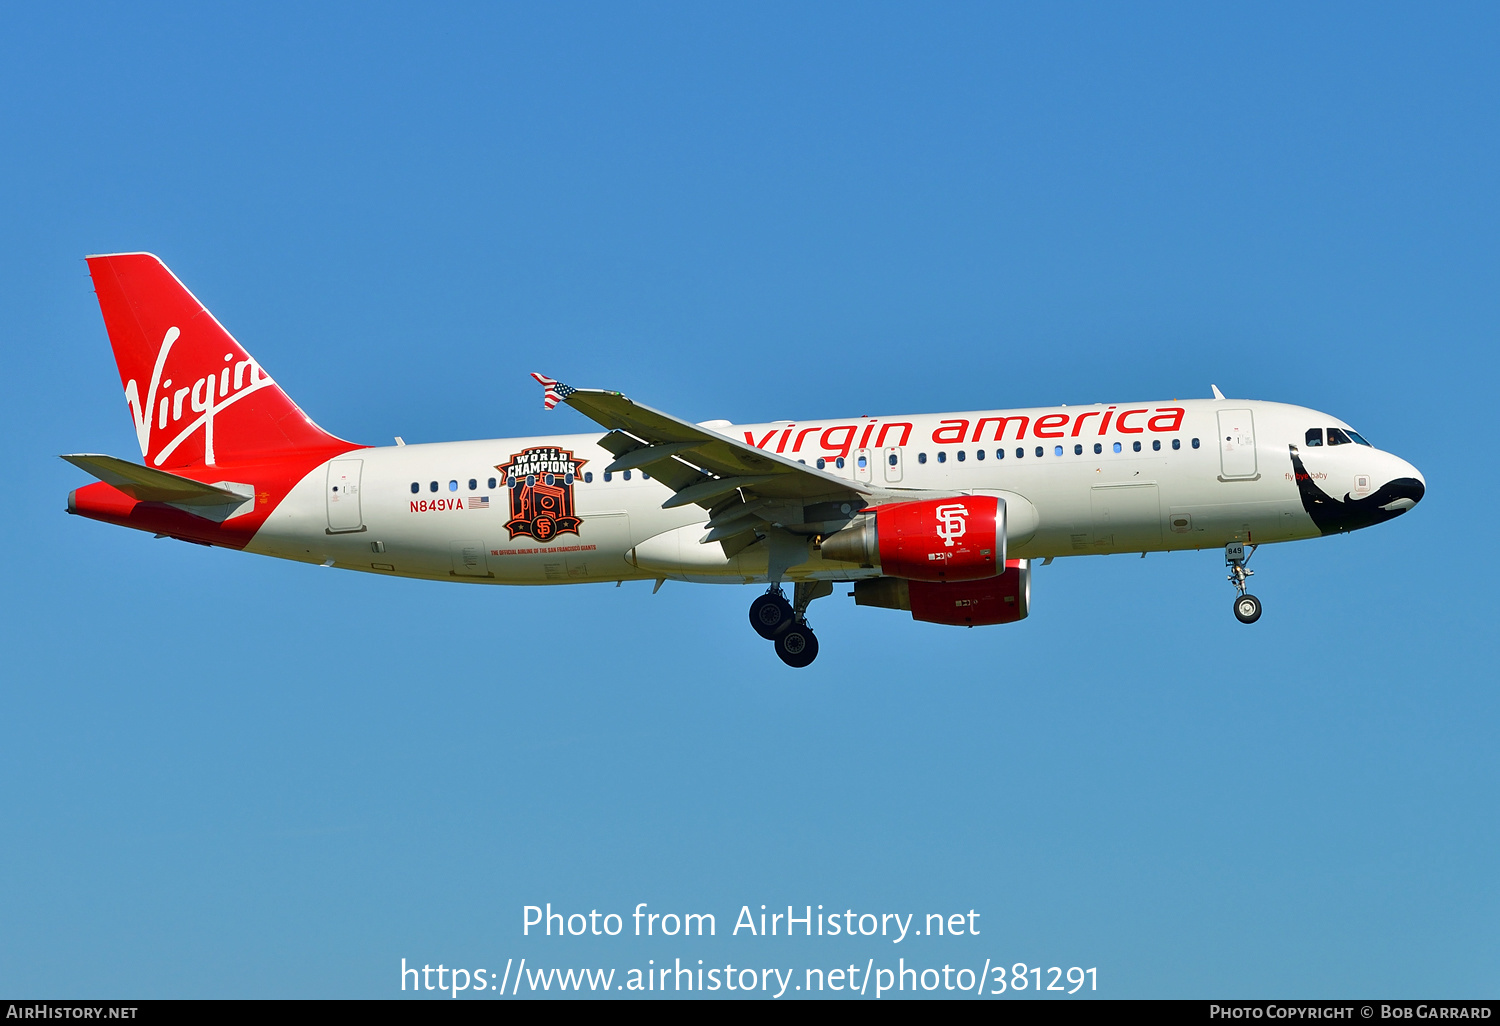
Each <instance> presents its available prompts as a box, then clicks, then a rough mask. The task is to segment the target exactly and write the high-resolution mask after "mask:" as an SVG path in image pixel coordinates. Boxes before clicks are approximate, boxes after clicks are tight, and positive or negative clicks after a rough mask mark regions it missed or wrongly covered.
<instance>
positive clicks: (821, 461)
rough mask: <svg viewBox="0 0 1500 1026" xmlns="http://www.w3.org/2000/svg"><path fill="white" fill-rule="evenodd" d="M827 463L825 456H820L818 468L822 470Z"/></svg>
mask: <svg viewBox="0 0 1500 1026" xmlns="http://www.w3.org/2000/svg"><path fill="white" fill-rule="evenodd" d="M826 463H827V461H826V460H824V459H823V457H821V456H819V457H818V469H819V470H822V469H823V467H824V466H825V465H826Z"/></svg>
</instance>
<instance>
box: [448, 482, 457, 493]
mask: <svg viewBox="0 0 1500 1026" xmlns="http://www.w3.org/2000/svg"><path fill="white" fill-rule="evenodd" d="M448 490H449V491H450V492H456V491H458V482H457V481H449V482H448Z"/></svg>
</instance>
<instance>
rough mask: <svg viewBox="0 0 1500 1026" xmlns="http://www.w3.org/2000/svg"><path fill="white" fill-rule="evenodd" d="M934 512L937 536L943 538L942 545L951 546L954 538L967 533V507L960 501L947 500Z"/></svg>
mask: <svg viewBox="0 0 1500 1026" xmlns="http://www.w3.org/2000/svg"><path fill="white" fill-rule="evenodd" d="M934 512H935V513H936V514H937V522H938V526H937V536H938V537H939V538H941V539H943V544H944V545H946V546H947V547H948V548H952V547H953V543H954V541H955V540H957V539H959V538H962V537H963V536H964V535H965V534H966V533H968V530H969V520H968V517H969V507H967V506H965V505H964V504H963V503H961V502H947V503H944V504H943V505H941V506H939V507H938V508H937V509H936V510H935V511H934Z"/></svg>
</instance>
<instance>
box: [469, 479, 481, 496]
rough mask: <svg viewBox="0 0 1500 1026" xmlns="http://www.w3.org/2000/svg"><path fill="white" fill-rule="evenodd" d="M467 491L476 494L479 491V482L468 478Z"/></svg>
mask: <svg viewBox="0 0 1500 1026" xmlns="http://www.w3.org/2000/svg"><path fill="white" fill-rule="evenodd" d="M469 491H471V492H477V491H479V482H478V481H476V480H475V479H474V478H472V477H471V478H469Z"/></svg>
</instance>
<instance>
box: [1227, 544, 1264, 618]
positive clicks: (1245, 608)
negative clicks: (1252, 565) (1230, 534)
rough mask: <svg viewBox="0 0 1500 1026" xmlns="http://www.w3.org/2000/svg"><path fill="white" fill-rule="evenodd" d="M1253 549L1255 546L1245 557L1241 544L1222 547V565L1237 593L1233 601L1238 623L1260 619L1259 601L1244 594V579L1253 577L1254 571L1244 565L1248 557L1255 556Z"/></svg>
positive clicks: (1252, 547)
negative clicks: (1225, 568) (1227, 570)
mask: <svg viewBox="0 0 1500 1026" xmlns="http://www.w3.org/2000/svg"><path fill="white" fill-rule="evenodd" d="M1255 549H1256V546H1254V545H1251V546H1250V552H1249V554H1248V555H1247V554H1246V553H1245V546H1244V543H1242V542H1230V543H1229V544H1228V545H1226V546H1224V565H1225V566H1227V567H1229V583H1230V584H1232V585H1234V586H1235V588H1236V590H1238V591H1239V595H1238V596H1237V597H1236V598H1235V600H1234V618H1235V619H1236V620H1238V621H1239V622H1240V623H1254V622H1255V621H1256V620H1259V619H1260V599H1258V598H1256V597H1255V596H1254V595H1249V594H1246V592H1245V579H1246V578H1249V577H1253V576H1255V571H1254V570H1251V569H1249V568H1248V567H1247V566H1246V565H1245V564H1246V563H1248V562H1250V556H1253V555H1255Z"/></svg>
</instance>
